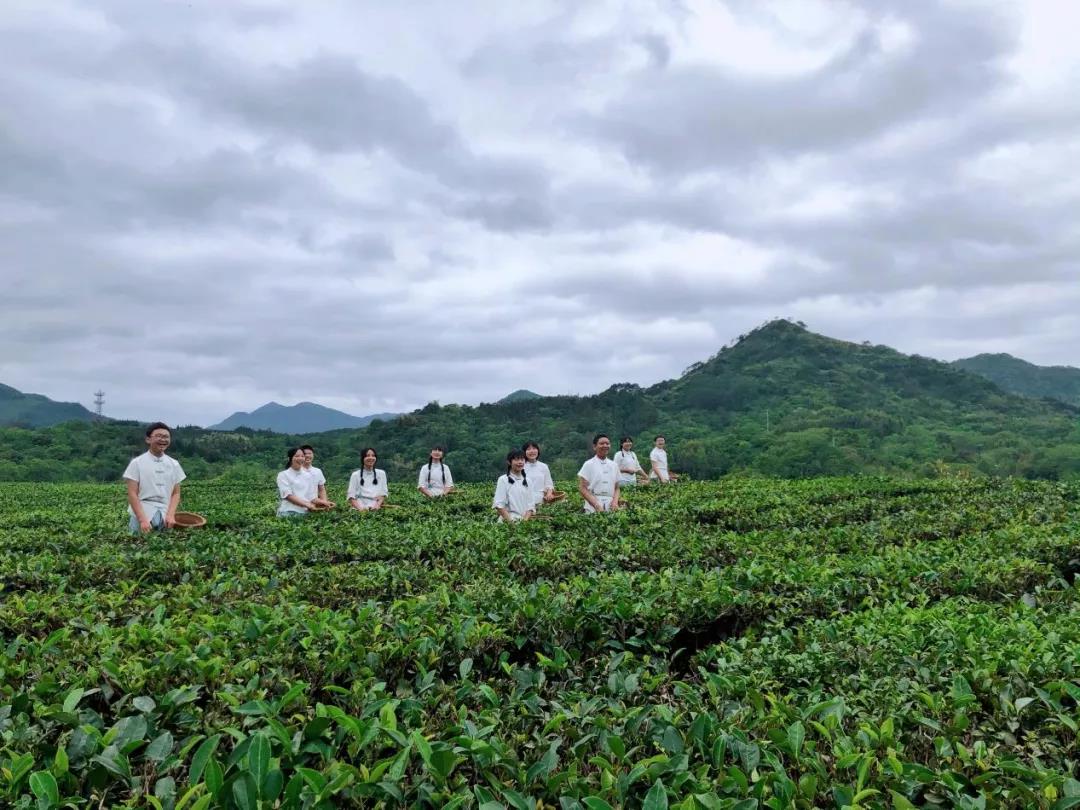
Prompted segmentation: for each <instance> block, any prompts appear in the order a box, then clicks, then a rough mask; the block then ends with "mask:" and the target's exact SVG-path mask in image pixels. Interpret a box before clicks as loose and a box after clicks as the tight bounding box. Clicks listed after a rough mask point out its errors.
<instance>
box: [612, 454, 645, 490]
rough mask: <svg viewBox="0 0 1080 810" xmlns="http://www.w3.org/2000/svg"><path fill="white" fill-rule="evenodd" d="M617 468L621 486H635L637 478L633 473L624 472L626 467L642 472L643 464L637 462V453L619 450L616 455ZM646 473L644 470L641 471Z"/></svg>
mask: <svg viewBox="0 0 1080 810" xmlns="http://www.w3.org/2000/svg"><path fill="white" fill-rule="evenodd" d="M615 466H617V467H618V468H619V483H620V484H633V483H634V482H635V481H636V480H637V476H636V475H635V474H634V473H632V472H629V473H628V472H624V471H623V468H624V467H629V468H630V469H631V470H635V471H636V470H641V462H640V461H638V460H637V453H635V452H634V451H633V450H619V451H618V452H617V453H615ZM641 471H642V472H645V471H644V470H641Z"/></svg>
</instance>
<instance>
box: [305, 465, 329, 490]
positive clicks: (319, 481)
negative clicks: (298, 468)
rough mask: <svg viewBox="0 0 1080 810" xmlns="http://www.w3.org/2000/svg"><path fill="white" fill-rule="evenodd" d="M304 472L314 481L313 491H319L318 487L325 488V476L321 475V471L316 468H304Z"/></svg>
mask: <svg viewBox="0 0 1080 810" xmlns="http://www.w3.org/2000/svg"><path fill="white" fill-rule="evenodd" d="M304 472H306V473H307V474H308V475H310V476H311V477H312V478H314V479H315V491H316V492H318V491H319V487H325V486H326V476H325V475H323V474H322V470H320V469H319V468H318V467H304Z"/></svg>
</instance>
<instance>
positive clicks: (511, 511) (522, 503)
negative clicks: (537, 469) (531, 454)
mask: <svg viewBox="0 0 1080 810" xmlns="http://www.w3.org/2000/svg"><path fill="white" fill-rule="evenodd" d="M491 508H492V509H494V510H495V511H497V512H498V513H499V520H502V521H504V522H507V523H511V522H515V521H518V520H528V519H529V518H531V517H533V515H535V514H536V497H535V496H534V495H533V493H532V491H531V490H530V489H529V481H528V478H527V477H526V475H525V454H524V453H523V452H522V451H520V450H511V451H510V452H509V453H507V454H506V474H505V475H500V476H499V481H498V483H497V484H495V500H494V501H493V502H492V504H491Z"/></svg>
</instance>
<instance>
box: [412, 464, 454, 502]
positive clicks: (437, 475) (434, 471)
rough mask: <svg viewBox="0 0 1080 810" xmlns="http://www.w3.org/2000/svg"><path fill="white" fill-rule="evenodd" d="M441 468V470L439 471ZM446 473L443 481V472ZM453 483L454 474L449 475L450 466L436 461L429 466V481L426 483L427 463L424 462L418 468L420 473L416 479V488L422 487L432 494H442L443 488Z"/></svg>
mask: <svg viewBox="0 0 1080 810" xmlns="http://www.w3.org/2000/svg"><path fill="white" fill-rule="evenodd" d="M440 470H441V472H440ZM444 473H445V474H446V481H445V482H444V481H443V474H444ZM453 485H454V476H452V475H450V468H449V467H447V466H446V465H445V464H439V463H436V464H435V465H434V466H432V468H431V483H430V484H429V483H428V465H427V464H425V465H424V466H423V467H421V468H420V475H419V477H418V478H417V479H416V488H417V489H419V488H420V487H423V488H424V489H426V490H427V491H428V492H430V493H431V494H432V495H442V494H443V491H444V488H449V487H452V486H453Z"/></svg>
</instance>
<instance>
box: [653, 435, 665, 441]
mask: <svg viewBox="0 0 1080 810" xmlns="http://www.w3.org/2000/svg"><path fill="white" fill-rule="evenodd" d="M657 439H663V440H664V441H665V442H666V441H667V436H665V435H664V434H663V433H661V434H659V435H658V436H655V437H653V441H654V442H655V441H656V440H657Z"/></svg>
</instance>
